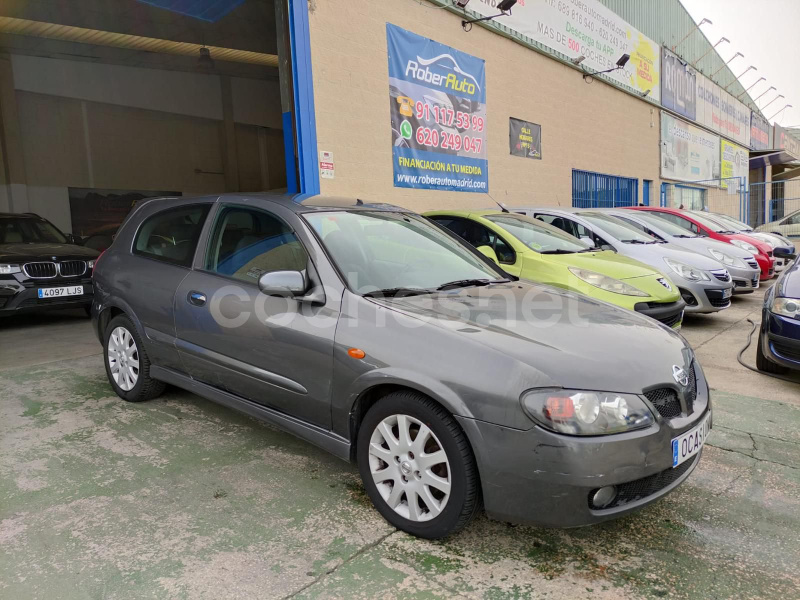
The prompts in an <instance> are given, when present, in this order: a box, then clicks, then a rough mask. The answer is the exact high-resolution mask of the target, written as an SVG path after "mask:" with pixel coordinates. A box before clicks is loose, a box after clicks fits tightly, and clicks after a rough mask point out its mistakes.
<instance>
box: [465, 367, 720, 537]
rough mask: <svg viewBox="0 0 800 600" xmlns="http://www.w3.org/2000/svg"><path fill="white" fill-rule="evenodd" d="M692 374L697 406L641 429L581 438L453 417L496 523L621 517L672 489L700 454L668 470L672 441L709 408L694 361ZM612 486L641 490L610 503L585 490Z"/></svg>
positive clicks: (567, 523) (551, 523)
mask: <svg viewBox="0 0 800 600" xmlns="http://www.w3.org/2000/svg"><path fill="white" fill-rule="evenodd" d="M696 373H697V386H698V389H697V400H696V401H695V409H696V410H695V412H693V413H692V414H691V415H689V416H688V417H677V418H675V419H672V420H670V421H667V420H665V419H663V418H662V417H660V416H659V417H657V423H656V424H654V425H653V426H651V427H649V428H647V429H644V430H640V431H632V432H629V433H624V434H617V435H609V436H596V437H579V436H567V435H560V434H556V433H552V432H550V431H547V430H545V429H542V428H540V427H533V428H532V429H529V430H527V431H522V430H519V429H511V428H508V427H501V426H499V425H493V424H490V423H486V422H483V421H477V420H474V419H466V418H458V421H459V423H460V424H461V426H462V427H463V429H464V430H465V432H466V433H467V436H468V437H469V438H470V441H471V442H472V446H473V448H474V449H475V454H476V458H477V461H478V467H479V471H480V476H481V485H482V490H483V498H484V505H485V508H486V512H487V514H488V515H489V516H490V517H492V518H495V519H498V520H502V521H511V522H519V523H530V524H533V525H539V526H545V527H579V526H582V525H590V524H592V523H599V522H601V521H606V520H609V519H613V518H616V517H619V516H622V515H624V514H626V513H629V512H632V511H634V510H636V509H638V508H641V507H642V506H644V505H646V504H649V503H651V502H653V501H655V500H658V499H659V498H662V497H663V496H665V495H666V494H668V493H669V492H671V491H672V490H673V489H675V488H676V487H677V486H678V485H680V484H681V483H682V482H683V481H684V480H685V479H686V478H687V477H688V476H689V474H690V473H691V472H692V471H693V470H694V468H695V467H696V466H697V464H698V461H699V459H700V455H697V456H696V457H695V458H694V459H690V460H688V461H686V462H685V463H683V464H681V465H679V466H678V467H676V468H675V469H673V468H672V440H673V439H674V438H677V437H678V436H679V435H681V434H682V433H684V432H686V431H688V430H689V429H691V428H693V427H695V426H697V425H698V424H699V423H700V422H701V421H702V419H703V418H705V416H706V415H710V413H711V401H710V398H709V395H708V384H707V383H706V380H705V376H704V375H703V374H702V370H701V369H700V368H699V366H698V367H697V369H696ZM654 414H655V413H654ZM611 485H613V486H617V488H618V489H620V490H621V489H625V488H631V487H639V488H640V489H643V490H646V491H645V492H644V493H643V494H640V495H639V496H638V497H637V498H636V499H635V500H632V501H628V502H623V503H620V504H619V505H615V504H614V503H612V505H611V508H605V509H595V508H592V506H591V503H590V496H591V494H592V493H593V492H594V491H595V490H597V489H598V488H601V487H605V486H611Z"/></svg>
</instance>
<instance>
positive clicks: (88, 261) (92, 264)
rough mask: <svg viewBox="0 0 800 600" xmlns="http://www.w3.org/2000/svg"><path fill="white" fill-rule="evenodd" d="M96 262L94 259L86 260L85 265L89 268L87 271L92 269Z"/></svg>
mask: <svg viewBox="0 0 800 600" xmlns="http://www.w3.org/2000/svg"><path fill="white" fill-rule="evenodd" d="M96 262H97V259H95V260H87V261H86V265H87V266H88V267H89V270H92V269H94V263H96Z"/></svg>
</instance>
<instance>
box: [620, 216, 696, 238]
mask: <svg viewBox="0 0 800 600" xmlns="http://www.w3.org/2000/svg"><path fill="white" fill-rule="evenodd" d="M639 213H644V211H643V210H641V211H637V212H636V217H637V218H638V220H640V221H642V222H643V223H646V224H647V225H648V226H652V227H653V229H654V230H656V231H663V232H664V233H666V234H667V235H673V236H675V237H683V238H694V237H700V236H697V235H695V234H693V233H692V232H691V231H689V230H688V229H684V228H683V227H681V226H680V225H675V223H673V222H671V221H667V220H666V219H662V218H660V217H654V216H652V215H648V214H639Z"/></svg>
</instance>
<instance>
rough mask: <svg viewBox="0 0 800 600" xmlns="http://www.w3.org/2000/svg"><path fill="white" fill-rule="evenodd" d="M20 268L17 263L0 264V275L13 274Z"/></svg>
mask: <svg viewBox="0 0 800 600" xmlns="http://www.w3.org/2000/svg"><path fill="white" fill-rule="evenodd" d="M20 271H21V269H20V268H19V265H7V264H0V275H13V274H14V273H19V272H20Z"/></svg>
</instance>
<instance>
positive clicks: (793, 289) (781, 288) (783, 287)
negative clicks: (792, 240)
mask: <svg viewBox="0 0 800 600" xmlns="http://www.w3.org/2000/svg"><path fill="white" fill-rule="evenodd" d="M775 287H776V290H775V295H776V296H777V297H780V298H800V263H798V262H796V263H795V264H794V265H792V266H791V267H789V269H788V270H786V271H785V272H784V273H782V274H781V277H780V279H778V281H777V282H776V283H775Z"/></svg>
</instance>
